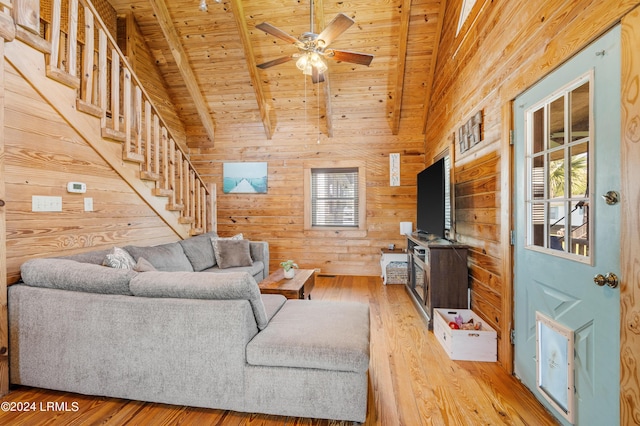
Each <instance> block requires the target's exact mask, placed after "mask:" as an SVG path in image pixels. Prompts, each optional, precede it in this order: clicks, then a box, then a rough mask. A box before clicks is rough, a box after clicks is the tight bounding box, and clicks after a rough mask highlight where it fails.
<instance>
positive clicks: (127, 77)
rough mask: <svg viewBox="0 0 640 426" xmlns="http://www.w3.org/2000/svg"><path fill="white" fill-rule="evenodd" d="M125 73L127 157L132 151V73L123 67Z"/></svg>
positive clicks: (125, 142)
mask: <svg viewBox="0 0 640 426" xmlns="http://www.w3.org/2000/svg"><path fill="white" fill-rule="evenodd" d="M123 75H124V79H123V81H122V85H123V93H122V107H123V108H122V109H123V111H122V119H123V121H124V147H123V149H122V150H123V157H124V158H125V159H126V158H128V157H129V153H130V152H131V125H132V117H131V115H132V114H131V74H130V73H129V70H128V69H127V68H123ZM114 118H115V117H114Z"/></svg>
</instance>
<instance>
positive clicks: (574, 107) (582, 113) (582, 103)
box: [570, 81, 589, 142]
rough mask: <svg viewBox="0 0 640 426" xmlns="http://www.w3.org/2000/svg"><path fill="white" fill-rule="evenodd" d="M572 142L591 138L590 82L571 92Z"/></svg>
mask: <svg viewBox="0 0 640 426" xmlns="http://www.w3.org/2000/svg"><path fill="white" fill-rule="evenodd" d="M570 100H571V141H572V142H574V141H577V140H578V139H582V138H588V137H589V82H588V81H587V82H586V83H584V84H583V85H582V86H580V87H578V88H577V89H574V90H573V91H572V92H571V96H570Z"/></svg>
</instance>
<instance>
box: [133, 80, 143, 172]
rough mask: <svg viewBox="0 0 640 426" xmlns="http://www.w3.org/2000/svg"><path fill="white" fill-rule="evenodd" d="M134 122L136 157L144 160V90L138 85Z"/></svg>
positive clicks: (135, 87) (136, 86)
mask: <svg viewBox="0 0 640 426" xmlns="http://www.w3.org/2000/svg"><path fill="white" fill-rule="evenodd" d="M134 90H135V96H134V101H135V103H134V116H133V119H134V122H133V132H134V133H133V134H134V136H135V144H136V150H135V152H136V156H137V157H139V158H140V160H142V90H140V86H138V85H137V84H136V85H135V86H134Z"/></svg>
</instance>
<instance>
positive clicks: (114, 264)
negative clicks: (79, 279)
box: [102, 247, 136, 269]
mask: <svg viewBox="0 0 640 426" xmlns="http://www.w3.org/2000/svg"><path fill="white" fill-rule="evenodd" d="M102 265H103V266H109V267H111V268H116V269H133V267H134V266H136V261H135V260H134V259H133V257H131V255H130V254H129V253H127V251H126V250H123V249H121V248H120V247H114V248H113V250H111V252H110V253H107V255H106V256H105V257H104V260H103V261H102Z"/></svg>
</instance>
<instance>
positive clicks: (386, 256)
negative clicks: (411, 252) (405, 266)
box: [380, 248, 407, 285]
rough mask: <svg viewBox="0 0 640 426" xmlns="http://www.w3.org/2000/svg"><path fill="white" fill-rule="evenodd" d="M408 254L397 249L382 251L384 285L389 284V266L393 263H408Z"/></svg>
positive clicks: (381, 262) (381, 263)
mask: <svg viewBox="0 0 640 426" xmlns="http://www.w3.org/2000/svg"><path fill="white" fill-rule="evenodd" d="M406 261H407V252H406V251H405V249H401V248H395V249H393V250H391V249H388V248H383V249H380V268H381V269H382V275H381V277H382V284H385V285H386V284H387V265H388V264H389V263H391V262H406Z"/></svg>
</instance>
